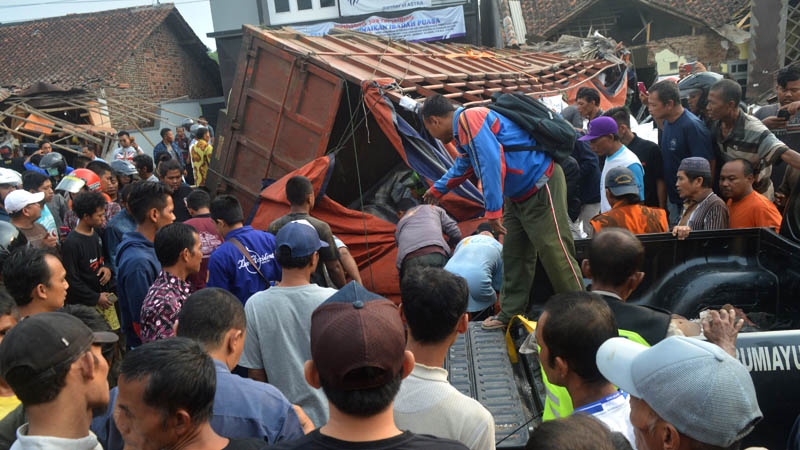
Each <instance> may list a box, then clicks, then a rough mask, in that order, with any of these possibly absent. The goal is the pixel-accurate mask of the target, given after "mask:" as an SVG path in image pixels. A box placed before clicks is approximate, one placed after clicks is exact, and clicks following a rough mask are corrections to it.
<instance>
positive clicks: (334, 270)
mask: <svg viewBox="0 0 800 450" xmlns="http://www.w3.org/2000/svg"><path fill="white" fill-rule="evenodd" d="M325 268H326V269H328V276H329V277H331V281H332V282H333V284H335V285H336V288H337V289H339V288H341V287H342V286H344V285H345V284H347V282H346V280H345V278H344V269H342V263H340V262H339V260H338V259H334V260H332V261H325Z"/></svg>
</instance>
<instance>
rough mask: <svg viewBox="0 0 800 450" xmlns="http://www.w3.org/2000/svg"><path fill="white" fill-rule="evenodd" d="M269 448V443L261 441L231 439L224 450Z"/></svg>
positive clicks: (259, 449)
mask: <svg viewBox="0 0 800 450" xmlns="http://www.w3.org/2000/svg"><path fill="white" fill-rule="evenodd" d="M262 448H267V443H266V442H264V441H262V440H261V439H255V438H252V439H231V440H230V442H229V443H228V445H227V446H225V448H223V449H222V450H261V449H262Z"/></svg>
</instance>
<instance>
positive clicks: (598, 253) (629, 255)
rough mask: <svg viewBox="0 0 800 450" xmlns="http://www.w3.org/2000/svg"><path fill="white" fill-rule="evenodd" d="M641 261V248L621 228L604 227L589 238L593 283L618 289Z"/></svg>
mask: <svg viewBox="0 0 800 450" xmlns="http://www.w3.org/2000/svg"><path fill="white" fill-rule="evenodd" d="M643 262H644V246H642V243H641V242H640V241H639V239H638V238H637V237H636V236H635V235H634V234H633V233H631V232H630V231H628V230H626V229H624V228H604V229H602V230H600V232H599V233H597V234H595V235H594V237H593V238H592V245H591V247H590V248H589V266H590V267H591V272H592V281H593V282H594V283H602V284H604V285H610V286H621V285H623V284H624V283H625V281H626V280H627V279H628V278H629V277H630V276H631V275H633V274H634V273H636V272H638V271H639V270H641V267H642V263H643Z"/></svg>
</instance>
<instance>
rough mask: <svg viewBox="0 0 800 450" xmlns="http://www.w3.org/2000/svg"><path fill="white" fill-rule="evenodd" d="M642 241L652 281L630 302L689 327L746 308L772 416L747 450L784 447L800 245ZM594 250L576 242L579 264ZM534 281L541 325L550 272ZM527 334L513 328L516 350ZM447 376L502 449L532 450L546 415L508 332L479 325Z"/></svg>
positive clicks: (792, 381)
mask: <svg viewBox="0 0 800 450" xmlns="http://www.w3.org/2000/svg"><path fill="white" fill-rule="evenodd" d="M639 238H640V239H641V241H642V243H643V244H644V247H645V264H644V268H643V271H644V272H645V277H644V280H643V281H642V283H641V285H640V286H639V287H638V288H637V290H636V291H635V292H634V293H633V294H632V295H631V297H630V298H629V300H628V301H629V302H630V303H635V304H646V305H652V306H657V307H660V308H663V309H666V310H669V311H672V312H673V313H675V314H680V315H682V316H684V317H687V318H690V319H691V318H697V317H698V315H699V313H700V312H701V311H702V310H704V309H708V308H713V309H719V308H721V307H722V306H724V305H726V304H729V305H733V306H734V307H736V308H739V309H741V310H742V311H743V312H744V313H745V314H746V315H747V317H748V319H749V320H750V321H751V324H750V325H746V326H745V328H744V329H743V330H742V332H741V333H740V334H739V337H738V342H737V358H738V359H739V361H741V363H742V364H744V365H745V366H746V367H747V369H748V370H749V371H750V374H751V376H752V378H753V383H754V384H755V388H756V393H757V395H758V402H759V405H760V407H761V411H762V412H763V414H764V419H763V420H762V421H761V422H760V423H759V424H758V426H757V427H756V428H755V430H754V431H753V432H752V433H751V434H750V435H749V436H748V437H747V438H746V439H745V441H744V444H745V446H744V447H743V448H746V447H747V446H748V445H752V446H763V447H767V448H770V449H783V448H785V446H786V442H787V438H788V436H789V433H790V430H791V428H792V425H793V423H794V421H795V419H796V418H797V417H798V414H800V302H799V301H798V299H799V298H800V245H798V244H797V243H795V242H793V241H790V240H788V239H786V238H784V237H782V236H779V235H778V234H776V233H775V232H773V231H772V230H768V229H765V228H764V229H758V228H753V229H739V230H716V231H696V232H692V233H691V235H690V236H689V238H687V239H686V240H684V241H679V240H677V239H675V238H674V237H673V236H672V235H671V234H668V233H663V234H650V235H641V236H639ZM589 243H590V241H589V240H579V241H576V243H575V244H576V252H577V259H578V261H581V260H582V259H584V258H585V257H586V255H587V252H588V249H589ZM536 273H537V279H536V280H534V282H533V283H534V288H533V290H532V291H533V294H532V299H531V300H532V301H531V304H530V307H529V311H528V314H527V316H528V318H530V319H534V320H535V319H536V318H537V317H538V315H539V311H540V309H541V307H542V306H543V304H544V302H545V301H546V300H547V298H548V297H549V294H550V293H551V292H552V288H550V286H549V281H548V280H547V279H546V275H544V270H537V272H536ZM539 274H542V276H541V277H540V276H539ZM527 335H528V331H527V330H525V329H524V328H523V327H522V326H519V325H516V326H515V325H513V324H512V328H511V330H510V336H511V340H512V344H513V345H514V346H515V348H517V349H519V346H520V345H521V343H522V341H523V340H524V338H525V337H527ZM446 367H447V369H448V370H449V377H450V382H451V384H453V385H454V386H456V387H457V388H458V389H459V390H461V391H462V392H464V393H465V394H467V395H470V396H471V397H473V398H476V399H477V400H478V401H480V402H481V403H482V404H483V405H484V406H486V407H487V409H489V410H490V411H491V412H492V414H493V415H494V418H495V424H496V440H497V441H498V445H497V448H508V449H516V448H524V446H525V443H526V442H527V440H528V437H529V435H530V433H531V432H532V431H533V429H534V428H535V427H536V426H537V425H538V424H539V423H540V422H541V416H542V411H543V396H542V395H543V392H544V390H543V387H542V385H541V374H540V368H539V361H538V358H537V355H536V354H535V352H534V353H520V354H519V359H518V361H517V362H516V363H513V364H512V363H511V360H510V358H509V354H508V349H507V345H506V339H505V336H504V335H503V333H502V332H501V331H499V330H493V331H486V330H482V329H481V327H480V323H478V322H473V323H471V324H470V327H469V330H468V332H467V333H466V334H465V335H463V336H461V337H460V338H459V339H458V341H457V342H456V343H455V344H454V345H453V347H452V348H451V349H450V353H449V355H448V358H447V362H446ZM709 413H713V412H711V411H710V412H709Z"/></svg>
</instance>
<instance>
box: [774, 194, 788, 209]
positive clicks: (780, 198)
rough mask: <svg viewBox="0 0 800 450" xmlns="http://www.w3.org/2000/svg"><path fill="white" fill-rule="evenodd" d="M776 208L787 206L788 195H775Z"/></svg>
mask: <svg viewBox="0 0 800 450" xmlns="http://www.w3.org/2000/svg"><path fill="white" fill-rule="evenodd" d="M775 206H777V207H778V208H783V207H784V206H786V194H781V193H780V192H776V193H775Z"/></svg>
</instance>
